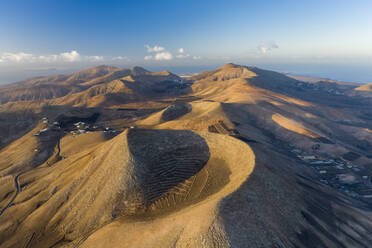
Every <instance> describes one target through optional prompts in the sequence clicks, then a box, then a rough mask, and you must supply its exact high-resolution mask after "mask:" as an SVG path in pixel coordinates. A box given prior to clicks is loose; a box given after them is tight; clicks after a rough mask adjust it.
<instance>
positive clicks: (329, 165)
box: [291, 149, 372, 200]
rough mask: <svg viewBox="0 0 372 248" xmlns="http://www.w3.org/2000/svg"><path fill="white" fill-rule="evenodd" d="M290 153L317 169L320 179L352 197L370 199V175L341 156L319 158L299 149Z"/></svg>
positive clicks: (371, 184) (371, 194)
mask: <svg viewBox="0 0 372 248" xmlns="http://www.w3.org/2000/svg"><path fill="white" fill-rule="evenodd" d="M291 152H292V153H294V154H296V156H297V157H298V158H299V159H300V160H302V161H303V162H304V163H305V164H307V165H308V166H311V168H313V169H314V170H316V171H317V173H318V174H319V177H320V181H321V182H322V183H324V184H327V185H329V186H331V187H333V188H336V189H338V190H340V191H342V192H344V193H345V194H348V195H350V196H352V197H358V198H361V199H365V200H372V177H371V175H368V174H367V173H364V171H363V170H362V169H361V168H359V167H358V166H357V165H355V164H353V163H351V162H350V161H346V160H345V159H343V158H332V159H321V158H319V157H317V156H315V155H311V154H307V153H305V152H303V151H301V150H300V149H293V150H292V151H291Z"/></svg>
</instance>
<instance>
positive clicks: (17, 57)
mask: <svg viewBox="0 0 372 248" xmlns="http://www.w3.org/2000/svg"><path fill="white" fill-rule="evenodd" d="M33 59H34V56H33V55H32V54H30V53H22V52H21V53H3V54H2V55H1V57H0V60H1V61H2V62H17V63H20V62H28V61H32V60H33Z"/></svg>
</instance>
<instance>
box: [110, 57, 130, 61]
mask: <svg viewBox="0 0 372 248" xmlns="http://www.w3.org/2000/svg"><path fill="white" fill-rule="evenodd" d="M112 60H128V61H129V58H128V57H126V56H116V57H113V58H112Z"/></svg>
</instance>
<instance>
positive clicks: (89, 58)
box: [87, 56, 103, 62]
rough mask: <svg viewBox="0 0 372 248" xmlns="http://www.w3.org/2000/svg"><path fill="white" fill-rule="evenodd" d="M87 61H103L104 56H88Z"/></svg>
mask: <svg viewBox="0 0 372 248" xmlns="http://www.w3.org/2000/svg"><path fill="white" fill-rule="evenodd" d="M87 59H88V60H89V61H92V62H97V61H103V56H87Z"/></svg>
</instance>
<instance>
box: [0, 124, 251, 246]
mask: <svg viewBox="0 0 372 248" xmlns="http://www.w3.org/2000/svg"><path fill="white" fill-rule="evenodd" d="M225 145H230V146H231V147H232V148H234V149H233V150H232V151H231V152H229V153H228V154H227V153H225V152H224V147H225ZM244 153H245V155H244V156H241V155H238V154H244ZM253 164H254V156H253V153H252V152H251V150H250V149H249V147H248V146H247V145H245V144H244V143H242V142H240V141H237V140H234V139H233V138H230V137H225V136H221V135H217V134H209V133H194V132H192V131H169V130H135V129H134V130H129V131H127V132H124V133H123V134H121V135H118V136H117V137H115V138H113V139H112V140H109V141H106V142H104V143H102V144H101V145H98V146H96V147H93V148H91V149H88V150H85V151H82V152H81V153H78V154H76V155H72V156H71V157H69V158H67V159H64V160H62V161H60V162H58V163H56V164H54V165H53V166H52V167H47V168H42V169H38V170H34V171H31V172H29V173H26V174H24V175H21V176H20V178H19V182H20V185H24V186H23V187H22V190H21V192H20V193H19V194H18V196H17V197H16V199H15V201H14V206H11V207H10V208H8V209H7V211H6V212H5V213H4V215H2V216H1V217H0V230H2V232H1V237H0V243H1V246H2V247H23V246H24V245H26V244H27V243H28V242H31V245H32V246H37V247H50V246H53V245H56V247H57V244H58V245H60V246H61V247H63V245H66V247H70V246H73V247H76V246H78V245H79V244H80V243H81V241H83V240H84V239H85V238H87V237H88V236H89V235H90V233H91V232H93V231H96V230H99V229H100V228H101V227H102V226H104V225H106V224H108V223H110V222H112V221H113V220H115V219H117V218H120V219H122V220H131V221H130V223H132V219H133V218H134V220H135V219H138V218H139V219H141V220H142V221H143V220H146V219H147V218H153V217H152V216H158V215H159V214H161V215H164V214H166V215H168V214H175V215H177V216H178V214H177V212H178V211H181V210H182V209H188V208H189V207H190V209H193V210H192V211H196V215H198V214H197V213H199V210H198V209H204V207H200V208H199V207H198V206H199V205H200V204H202V205H204V203H202V202H205V204H206V205H205V206H208V207H207V208H210V209H213V208H214V207H213V206H215V204H216V202H215V201H219V200H218V199H220V198H221V197H223V196H225V195H227V194H229V193H230V192H232V191H234V190H235V189H236V188H237V187H239V185H240V184H241V183H242V182H243V181H244V180H246V178H247V176H248V175H249V174H250V173H251V171H252V170H253ZM208 199H209V200H208ZM212 199H214V200H213V201H212V202H214V203H213V204H212V203H208V202H210V200H212ZM210 204H212V205H210ZM191 206H194V207H191ZM211 218H212V217H211ZM213 218H215V217H213ZM169 221H170V220H169ZM151 223H152V221H150V222H148V224H149V225H150V228H152V227H151V226H153V225H152V224H151ZM207 223H209V222H208V221H207ZM127 227H128V228H129V229H130V230H136V229H135V227H136V224H135V223H133V224H129V226H127ZM206 230H207V229H206ZM160 235H161V234H160ZM98 236H99V235H98ZM94 237H95V234H93V236H92V239H93V240H94V239H95V238H94ZM99 237H100V236H99ZM136 237H138V240H137V241H140V240H141V238H140V237H139V236H136ZM132 238H135V237H134V236H133V237H132ZM108 240H111V237H110V236H107V237H105V238H104V240H100V241H99V242H98V243H97V245H98V244H100V243H102V242H107V241H108ZM94 243H96V242H94ZM32 246H31V247H32ZM88 247H94V246H92V245H89V246H88ZM115 247H120V246H119V245H116V246H115ZM124 247H127V246H124ZM154 247H156V246H154ZM157 247H159V246H157ZM163 247H166V246H163Z"/></svg>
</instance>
